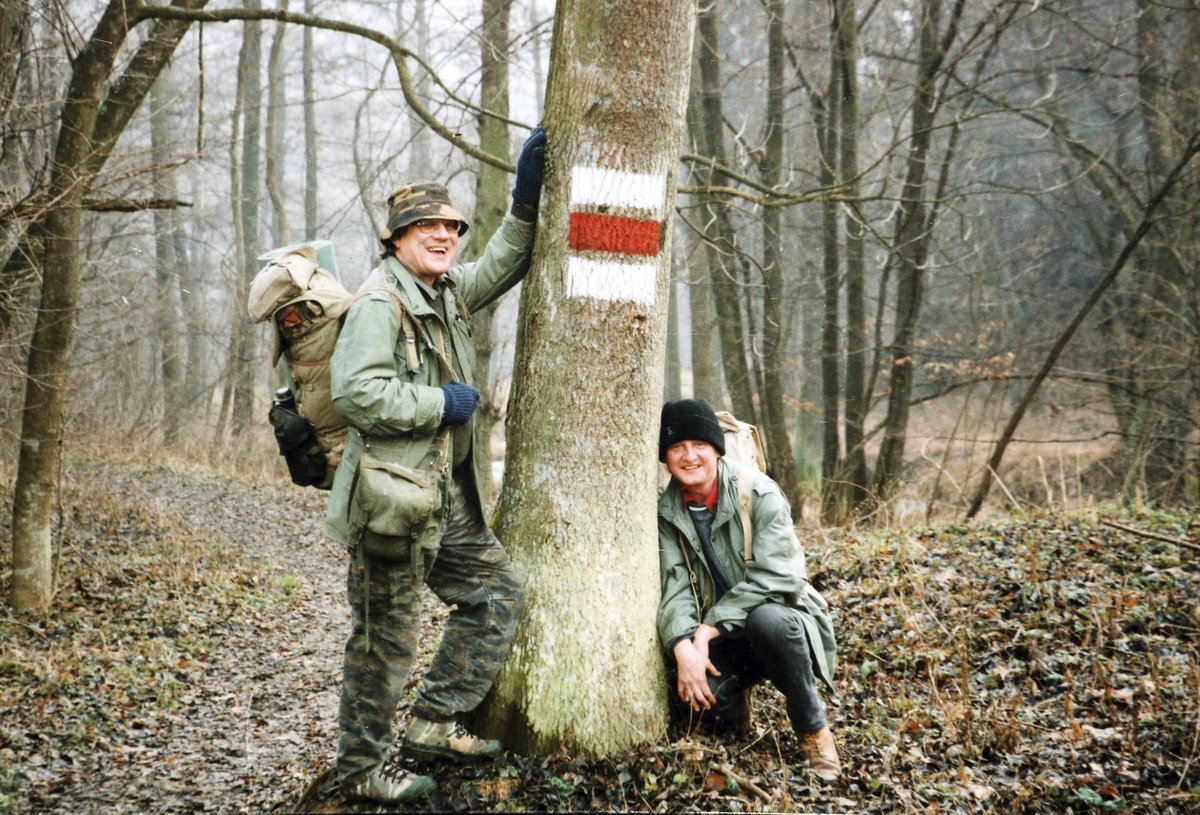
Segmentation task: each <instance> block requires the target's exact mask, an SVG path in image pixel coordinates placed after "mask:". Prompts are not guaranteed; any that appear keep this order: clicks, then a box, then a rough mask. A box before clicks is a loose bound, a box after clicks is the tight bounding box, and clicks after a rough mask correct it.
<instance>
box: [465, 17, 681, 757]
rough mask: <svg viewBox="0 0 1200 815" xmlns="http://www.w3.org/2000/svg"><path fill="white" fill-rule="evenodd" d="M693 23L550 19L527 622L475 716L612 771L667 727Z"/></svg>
mask: <svg viewBox="0 0 1200 815" xmlns="http://www.w3.org/2000/svg"><path fill="white" fill-rule="evenodd" d="M694 11H695V8H694V4H693V2H692V0H663V1H662V2H657V3H641V4H627V3H623V4H597V3H584V2H580V0H561V1H560V2H559V4H558V8H557V11H556V14H555V33H554V40H553V48H552V55H551V65H552V68H551V73H550V84H549V87H548V88H547V103H546V115H545V124H546V130H547V134H548V144H549V146H550V153H549V155H548V157H547V158H548V173H547V177H546V186H545V189H544V192H543V196H542V210H541V221H540V228H539V232H538V237H537V245H536V247H535V251H534V260H533V268H532V270H531V272H530V275H529V277H528V278H527V279H526V280H525V283H524V288H523V291H522V298H521V335H520V342H519V343H518V351H517V364H516V378H515V381H514V389H513V396H512V400H511V405H510V412H509V425H508V440H509V447H508V459H507V466H506V469H505V478H504V489H503V492H502V493H501V497H500V505H499V507H498V510H497V521H496V531H497V534H498V535H499V536H500V538H501V540H503V541H504V542H505V545H506V546H507V547H508V548H509V550H510V552H511V553H512V555H513V559H514V560H515V561H516V562H517V564H518V566H519V567H520V568H521V569H522V570H523V571H524V573H525V574H526V575H527V576H528V588H529V591H528V594H529V604H528V606H527V608H526V611H525V615H524V617H523V619H522V623H521V625H520V627H519V629H518V631H517V635H516V641H515V643H514V646H513V650H512V653H511V654H510V656H509V659H508V662H507V663H506V665H505V667H504V669H503V670H502V671H501V675H500V677H499V679H498V680H497V683H496V686H495V688H494V690H493V694H492V695H491V696H490V697H489V700H487V707H486V710H485V715H484V717H485V718H486V719H487V721H488V722H490V729H491V730H492V731H493V732H495V733H499V734H502V735H503V736H504V737H505V739H506V740H507V742H508V743H509V744H510V745H512V746H513V747H514V748H515V749H517V750H519V751H523V752H538V753H548V752H554V751H557V750H562V751H564V752H566V753H568V754H573V755H587V756H601V755H607V754H610V753H612V752H614V751H617V750H621V749H624V748H627V747H629V746H630V745H633V744H638V743H642V742H645V741H646V740H648V739H649V740H653V739H655V738H657V737H659V736H660V735H661V734H662V733H663V731H664V728H665V725H666V704H665V703H666V689H665V687H664V684H663V659H662V651H661V649H660V646H659V643H658V639H657V636H656V634H655V611H656V607H657V604H658V596H659V582H658V572H657V569H655V568H654V567H653V565H652V564H654V563H655V562H656V558H657V554H656V553H657V550H658V536H657V524H656V523H655V516H656V513H655V502H656V494H657V490H656V485H655V483H656V477H657V464H656V458H657V456H656V454H655V451H656V440H657V436H658V418H659V398H660V397H661V393H662V375H663V345H664V334H665V328H666V314H667V285H668V283H669V280H670V245H671V244H670V236H669V232H668V227H669V223H670V221H669V215H670V213H671V212H672V209H673V200H674V191H675V186H676V178H675V173H676V169H675V168H676V167H677V165H678V160H679V148H680V146H681V138H682V129H683V124H684V106H685V104H686V97H687V94H686V91H687V89H686V88H685V87H684V83H685V81H686V78H687V65H688V60H689V57H690V53H691V47H692V20H693V19H694ZM597 251H600V252H603V253H604V254H603V255H602V256H600V257H597V256H596V255H595V252H597ZM566 423H569V424H570V428H571V432H570V433H564V432H561V431H562V428H563V427H564V425H565V424H566ZM581 450H590V451H603V453H602V456H600V457H597V456H596V455H586V456H585V455H580V454H579V451H581Z"/></svg>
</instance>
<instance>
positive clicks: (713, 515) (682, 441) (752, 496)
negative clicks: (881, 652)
mask: <svg viewBox="0 0 1200 815" xmlns="http://www.w3.org/2000/svg"><path fill="white" fill-rule="evenodd" d="M724 455H725V435H724V433H723V432H722V430H721V426H720V424H719V423H718V422H717V417H716V414H714V413H713V410H712V408H711V407H709V406H708V403H707V402H704V401H703V400H699V399H684V400H681V401H678V402H667V403H666V404H665V405H663V409H662V424H661V427H660V430H659V438H658V458H659V461H663V462H665V463H666V465H667V470H668V471H669V472H670V473H671V481H670V483H669V484H668V485H667V488H666V490H665V491H664V492H663V494H662V496H661V497H660V498H659V501H658V548H659V566H660V575H661V578H662V600H661V602H660V603H659V606H658V633H659V637H660V638H661V640H662V643H663V646H664V647H665V649H666V651H667V653H668V654H669V655H670V660H669V662H673V663H674V665H675V668H676V671H675V673H676V676H677V678H676V683H675V690H676V693H677V694H678V695H679V698H680V699H681V700H682V701H683V702H684V703H686V704H687V705H689V706H690V707H691V709H692V710H694V711H697V712H700V713H701V715H702V716H705V715H707V716H709V717H711V719H712V720H713V721H714V723H715V724H717V725H718V726H722V727H725V728H729V729H744V728H745V727H747V726H748V725H749V715H750V710H749V706H748V701H749V691H750V689H751V688H752V687H753V686H754V685H756V684H757V683H759V682H761V681H762V680H763V679H770V680H771V681H772V682H773V683H774V684H775V687H776V688H778V689H779V690H780V692H782V693H783V695H784V696H785V697H786V699H787V712H788V718H789V719H790V720H791V722H792V728H793V729H794V730H795V731H796V735H797V736H799V738H800V749H801V751H802V752H803V753H804V756H805V758H807V759H808V763H809V766H810V767H811V768H812V770H813V772H814V773H816V775H817V776H818V777H819V778H821V779H822V780H824V781H833V780H834V779H836V778H837V777H838V775H839V774H840V773H841V762H840V761H839V759H838V753H837V747H836V745H835V744H834V741H833V734H832V733H830V731H829V726H828V725H827V724H826V723H825V703H824V702H822V701H821V697H820V694H819V693H818V690H817V679H818V678H819V679H820V680H821V681H822V682H823V683H824V684H825V685H826V686H827V687H828V688H829V689H830V690H832V689H833V685H832V684H831V680H832V678H833V666H834V659H835V657H836V645H835V642H834V637H833V624H832V621H831V620H830V617H829V613H828V609H827V606H826V604H825V601H824V599H823V598H822V597H821V596H820V595H819V594H817V592H816V591H815V590H814V589H812V587H811V586H810V585H809V583H808V574H807V571H806V569H805V565H804V550H803V549H802V548H801V547H800V542H799V541H798V540H797V539H796V533H795V530H794V529H793V526H792V518H791V512H790V510H789V508H788V505H787V500H786V499H785V498H784V497H783V493H782V492H781V491H780V489H779V486H778V485H777V484H776V483H775V482H774V481H772V480H771V479H770V478H768V477H767V476H766V475H763V474H762V473H759V472H757V471H755V470H752V469H749V468H744V469H739V468H738V466H737V465H736V464H733V463H732V462H727V461H725V460H723V459H722V456H724ZM743 479H751V482H750V484H742V483H740V482H741V481H742V480H743ZM739 486H741V487H742V488H743V491H744V492H743V493H742V494H745V495H748V496H749V500H750V504H749V509H750V512H749V519H750V527H751V528H750V529H743V528H742V523H743V521H742V513H741V511H740V507H739V501H740V494H739ZM746 535H750V542H751V545H750V546H749V547H748V548H747V547H746V546H745V536H746Z"/></svg>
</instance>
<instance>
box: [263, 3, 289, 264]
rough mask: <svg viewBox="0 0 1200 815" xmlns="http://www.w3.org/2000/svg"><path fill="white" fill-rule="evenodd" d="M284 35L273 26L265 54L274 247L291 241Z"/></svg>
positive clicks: (280, 27) (281, 27) (268, 178)
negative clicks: (285, 170)
mask: <svg viewBox="0 0 1200 815" xmlns="http://www.w3.org/2000/svg"><path fill="white" fill-rule="evenodd" d="M279 9H280V10H281V11H287V9H288V0H279ZM286 32H287V24H286V23H276V24H275V33H274V35H273V36H272V37H271V49H270V51H269V52H268V55H267V131H266V141H267V162H266V164H267V167H266V170H267V172H266V184H267V196H268V197H269V198H270V199H271V213H272V214H273V215H274V221H273V225H274V229H273V230H272V232H273V236H272V237H273V238H274V244H275V245H276V246H283V245H286V244H288V243H291V241H292V238H291V230H290V229H289V228H288V214H287V203H286V202H287V198H286V197H285V195H284V190H285V189H287V184H286V183H285V182H284V178H283V167H284V141H283V134H284V133H285V132H286V130H287V89H286V85H285V83H284V76H283V44H284V35H285V34H286Z"/></svg>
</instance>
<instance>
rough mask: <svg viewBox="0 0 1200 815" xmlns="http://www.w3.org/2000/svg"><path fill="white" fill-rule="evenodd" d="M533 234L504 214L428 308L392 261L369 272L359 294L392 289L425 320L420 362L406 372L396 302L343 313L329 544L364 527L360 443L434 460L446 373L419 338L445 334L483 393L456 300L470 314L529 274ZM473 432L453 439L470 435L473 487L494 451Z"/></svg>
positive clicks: (333, 381) (335, 374) (371, 301)
mask: <svg viewBox="0 0 1200 815" xmlns="http://www.w3.org/2000/svg"><path fill="white" fill-rule="evenodd" d="M533 234H534V224H532V223H526V222H525V221H522V220H520V219H518V218H516V217H514V216H513V215H511V214H510V215H506V216H505V217H504V221H503V222H502V223H501V225H500V228H499V229H497V230H496V234H495V235H493V236H492V238H491V240H489V241H488V244H487V247H486V248H485V249H484V252H483V255H482V256H481V257H480V258H479V260H477V261H475V262H473V263H463V264H459V265H456V266H455V267H454V268H453V269H452V270H451V272H450V273H449V274H447V275H445V276H444V277H443V278H442V280H440V281H438V284H437V286H436V290H437V292H438V298H439V299H437V300H435V301H434V302H433V304H432V305H431V304H430V302H429V301H428V300H427V298H426V296H425V294H424V293H423V292H422V290H421V285H422V284H421V283H419V282H418V280H417V278H416V277H415V276H414V275H413V274H412V273H411V272H410V271H409V270H408V269H407V268H405V266H404V265H403V264H402V263H400V261H399V260H397V259H396V258H395V257H388V258H386V259H385V260H384V261H383V262H382V263H381V264H379V265H378V266H376V267H375V269H373V270H372V271H371V273H370V275H368V276H367V279H366V281H364V283H363V285H362V288H361V289H360V291H361V292H366V290H367V289H372V288H378V287H380V286H386V287H388V288H391V289H392V290H394V291H395V292H396V293H398V294H399V295H400V297H402V298H403V299H404V301H405V302H406V303H407V304H408V305H409V306H410V307H411V309H412V311H413V313H414V314H415V316H416V318H417V320H418V321H419V322H420V324H421V325H420V332H419V333H420V334H421V338H418V341H417V342H418V345H419V346H420V361H421V364H420V367H419V368H418V370H417V371H416V372H415V373H414V372H410V371H409V370H408V364H407V361H406V351H405V348H404V343H405V339H404V336H403V332H402V330H401V320H400V314H399V311H398V310H397V306H396V304H395V303H394V302H393V300H392V297H391V296H390V295H389V294H387V293H386V292H382V291H375V292H369V293H364V294H363V295H362V296H361V297H359V298H358V300H356V301H355V303H354V304H353V305H352V306H351V307H350V310H349V311H348V312H347V314H346V322H345V324H344V325H343V327H342V330H341V334H340V336H339V337H338V342H337V348H336V349H335V351H334V353H333V358H332V359H331V360H330V389H331V391H332V395H333V406H334V408H335V409H336V410H337V412H338V413H339V414H340V415H341V416H342V418H343V419H345V420H346V423H347V425H348V426H349V434H348V436H347V439H346V448H345V450H344V451H343V453H342V461H341V464H340V465H339V466H338V469H337V473H336V474H335V476H334V479H333V487H332V489H331V491H330V495H329V509H328V511H327V512H326V516H325V531H326V533H327V534H328V535H329V536H330V537H331V538H332V539H334V540H336V541H339V542H340V543H343V544H346V545H349V544H351V543H352V542H353V541H354V539H355V537H356V536H357V534H358V533H359V532H360V531H361V530H359V529H355V528H353V526H354V524H353V523H352V521H351V502H352V501H351V499H352V497H353V496H352V492H353V489H354V485H355V474H356V473H357V471H358V466H359V460H360V459H361V457H362V451H363V444H364V439H365V440H366V441H367V442H368V443H369V444H370V447H371V452H372V453H373V454H374V455H375V456H377V457H379V458H381V459H383V460H385V461H388V462H390V463H395V464H402V465H404V466H406V467H412V468H415V469H422V470H423V469H429V468H430V467H431V465H433V464H434V462H433V461H432V459H433V457H434V456H433V454H434V449H433V447H434V440H435V438H436V436H437V431H438V429H439V426H440V425H441V421H442V413H443V409H444V407H445V397H444V396H443V395H442V391H441V386H442V385H443V384H445V382H446V377H445V376H444V374H443V372H442V369H441V367H440V366H439V365H438V361H437V358H436V357H435V356H434V353H433V352H432V350H431V349H430V348H428V347H427V346H426V343H425V342H424V341H423V339H422V338H430V339H431V341H433V342H437V341H438V340H437V337H438V336H439V332H440V336H441V337H442V338H443V339H442V341H443V342H444V344H445V346H446V353H447V356H449V357H450V360H451V361H452V362H453V364H454V367H455V369H456V371H457V373H458V379H459V381H462V382H466V383H468V384H471V385H475V386H476V387H478V385H477V383H476V374H477V371H476V370H475V344H474V342H473V340H472V338H471V327H470V324H469V322H468V321H467V320H466V319H464V318H463V317H462V312H461V311H460V309H459V307H458V303H457V302H456V298H457V297H461V298H462V303H463V304H464V305H465V307H466V309H467V310H468V311H469V312H474V311H477V310H479V309H481V308H484V307H485V306H487V305H488V304H489V303H491V302H492V301H494V300H496V299H497V298H498V297H500V296H501V295H502V294H504V293H505V292H506V291H508V290H509V289H511V288H512V287H513V286H515V285H516V284H517V283H518V282H520V280H521V278H523V277H524V276H525V273H526V272H527V271H528V270H529V261H530V250H531V249H532V246H533ZM475 427H476V422H475V421H474V420H472V421H471V422H470V423H469V430H468V431H467V434H469V435H467V434H464V433H456V434H455V437H457V438H460V439H461V438H466V439H473V443H472V444H471V453H470V455H471V462H470V464H471V467H472V470H473V471H474V473H475V482H476V484H482V483H484V481H483V480H482V479H483V474H484V468H485V467H488V466H490V465H489V461H488V455H487V450H488V447H487V443H486V440H484V439H481V438H478V437H476V436H475V435H474V434H475ZM451 456H452V457H453V453H451Z"/></svg>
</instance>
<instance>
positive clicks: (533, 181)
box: [512, 125, 546, 210]
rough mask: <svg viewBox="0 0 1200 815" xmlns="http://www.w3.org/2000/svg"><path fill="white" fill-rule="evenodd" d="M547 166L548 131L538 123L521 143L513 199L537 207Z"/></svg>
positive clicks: (533, 207) (531, 207) (524, 204)
mask: <svg viewBox="0 0 1200 815" xmlns="http://www.w3.org/2000/svg"><path fill="white" fill-rule="evenodd" d="M545 167H546V131H545V130H543V129H542V126H541V125H538V126H537V127H535V128H534V129H533V132H532V133H530V134H529V138H527V139H526V140H525V143H524V144H523V145H521V154H520V155H519V156H517V180H516V183H514V184H513V188H512V197H513V201H515V202H516V203H518V204H521V205H523V206H526V207H529V208H530V209H535V210H536V209H537V208H538V203H539V202H540V201H541V199H542V174H543V172H544V171H545Z"/></svg>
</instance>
